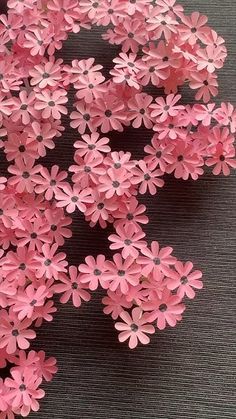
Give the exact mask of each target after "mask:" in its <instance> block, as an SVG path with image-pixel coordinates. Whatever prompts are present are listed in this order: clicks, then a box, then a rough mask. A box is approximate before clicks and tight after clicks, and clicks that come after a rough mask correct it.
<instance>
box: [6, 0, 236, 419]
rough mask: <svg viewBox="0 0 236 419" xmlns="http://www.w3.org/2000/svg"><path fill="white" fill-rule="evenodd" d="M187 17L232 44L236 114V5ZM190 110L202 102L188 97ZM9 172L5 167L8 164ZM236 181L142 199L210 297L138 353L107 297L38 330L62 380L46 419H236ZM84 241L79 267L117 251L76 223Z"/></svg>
mask: <svg viewBox="0 0 236 419" xmlns="http://www.w3.org/2000/svg"><path fill="white" fill-rule="evenodd" d="M182 4H184V5H185V6H186V8H187V10H188V11H189V12H190V11H193V10H199V11H201V12H202V13H205V14H207V15H208V16H209V24H210V25H211V26H213V27H214V28H215V29H216V30H217V31H218V32H219V33H220V34H221V35H222V36H223V37H224V38H225V39H226V41H227V47H228V50H229V56H228V60H227V63H226V65H225V67H224V69H223V70H221V72H220V77H219V78H220V94H219V97H218V99H217V100H218V103H220V101H221V100H225V101H227V100H230V101H232V102H233V103H234V104H236V58H235V57H236V32H235V27H236V4H235V1H234V0H224V1H222V0H208V1H206V0H192V1H189V0H185V1H182ZM115 53H116V49H113V48H112V47H110V46H109V45H108V44H107V43H104V42H103V41H101V40H100V37H99V31H98V30H95V29H94V30H93V31H90V32H82V33H81V34H79V36H76V37H75V36H72V37H70V39H69V40H68V41H67V42H66V44H65V46H64V48H63V51H62V52H60V54H59V55H60V56H63V58H64V59H65V61H66V62H70V61H71V60H72V59H74V58H79V59H81V58H88V57H90V56H95V57H96V59H97V61H98V62H100V63H101V64H103V65H104V66H105V69H106V72H107V71H108V69H109V65H110V64H111V60H112V57H113V56H114V55H115ZM183 95H184V101H185V102H187V101H189V100H191V99H192V98H193V96H192V95H191V92H189V91H186V92H184V93H183ZM77 137H78V136H77V134H76V132H75V131H73V130H72V129H68V131H67V133H66V135H65V136H64V137H63V139H60V140H58V143H57V147H56V149H55V150H54V151H52V152H49V153H48V155H47V157H46V158H45V159H44V161H42V163H43V162H44V164H46V165H48V166H51V165H52V164H53V163H57V164H59V165H60V166H61V167H62V168H67V167H68V166H69V165H70V164H71V163H72V153H73V147H72V145H73V142H74V141H75V139H76V138H77ZM111 137H112V147H113V148H114V149H116V150H119V149H122V148H124V149H126V150H130V151H132V152H133V155H134V156H136V157H139V156H142V154H143V146H144V144H146V143H147V142H149V141H150V137H151V133H150V132H147V131H146V130H133V129H127V130H126V131H125V132H124V133H122V134H112V136H111ZM0 164H3V163H2V161H1V163H0ZM235 186H236V174H233V175H231V177H229V178H223V177H214V176H213V175H210V174H209V175H205V176H204V177H203V178H201V179H200V180H199V181H197V182H194V181H188V182H184V181H177V180H175V179H174V178H173V177H172V176H168V177H166V185H165V187H164V188H163V190H161V192H160V193H159V195H158V196H155V197H152V198H150V197H146V198H145V199H144V198H142V201H143V202H144V201H145V203H146V205H147V207H148V216H149V217H150V224H149V225H148V227H147V228H146V232H147V234H148V239H149V240H150V241H151V240H158V241H160V243H161V244H162V245H171V246H173V247H174V250H175V255H176V256H177V257H178V258H179V259H182V260H191V261H193V263H194V265H195V267H196V268H199V269H201V270H202V271H203V273H204V278H203V279H204V289H203V290H202V291H200V292H199V293H198V296H197V298H196V299H195V300H194V301H193V302H190V304H188V309H187V310H186V312H185V314H184V320H183V322H182V323H180V324H179V325H178V326H177V327H176V328H175V329H170V328H169V329H167V330H165V331H164V332H158V333H156V335H155V336H154V337H153V338H152V341H151V344H150V345H149V346H147V347H139V348H138V349H136V350H134V351H130V350H128V349H127V347H126V345H125V344H122V345H121V344H119V343H118V340H117V333H116V331H115V330H114V328H113V322H112V320H111V319H110V318H108V317H106V316H105V315H103V313H102V305H101V295H100V294H99V293H96V294H94V297H93V299H92V301H91V302H90V303H87V304H83V306H82V308H80V309H79V310H76V309H75V308H73V307H72V305H70V304H67V305H65V306H62V305H60V304H58V313H57V314H56V315H55V320H54V321H53V322H52V323H51V324H46V325H45V326H44V327H43V328H41V329H39V330H38V338H37V341H35V342H34V344H33V348H35V349H44V350H45V351H46V352H47V355H53V356H56V357H57V360H58V366H59V372H58V374H57V375H56V377H55V379H54V381H53V382H52V383H50V384H49V385H47V386H45V389H46V393H47V395H46V398H45V399H44V400H43V401H42V407H41V410H40V412H39V413H38V414H36V415H35V414H34V415H30V416H29V417H30V418H33V417H34V418H37V417H38V419H49V418H50V419H51V418H57V419H78V418H81V419H100V418H105V419H154V418H155V419H182V418H183V419H184V418H186V419H233V418H235V417H236V403H235V374H236V350H235V336H236V332H235V320H234V317H235V272H236V269H235V268H236V257H235V253H236V211H235V207H236V191H235ZM73 230H74V236H73V238H72V239H71V240H69V241H67V243H66V246H65V247H64V249H65V251H66V252H67V254H68V260H69V262H70V263H71V264H79V263H80V262H81V261H82V260H83V258H84V257H85V256H86V255H88V254H93V255H96V254H98V253H105V254H107V255H109V252H108V251H107V248H108V241H107V234H108V232H107V231H101V230H100V229H99V228H95V229H90V228H89V226H88V225H87V224H86V223H85V222H84V221H83V217H82V216H80V215H78V214H76V215H75V217H74V224H73Z"/></svg>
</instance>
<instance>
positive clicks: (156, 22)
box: [147, 8, 178, 41]
mask: <svg viewBox="0 0 236 419" xmlns="http://www.w3.org/2000/svg"><path fill="white" fill-rule="evenodd" d="M177 26H178V22H177V20H175V19H174V17H171V16H170V15H168V14H167V15H162V14H159V13H157V12H156V9H155V8H154V9H153V12H151V13H150V17H149V18H148V20H147V30H148V31H153V33H154V34H155V35H154V36H155V39H158V38H160V37H161V36H162V35H163V36H164V37H165V39H166V40H167V41H169V39H170V38H171V36H172V34H173V33H176V32H177Z"/></svg>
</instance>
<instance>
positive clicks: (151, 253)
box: [137, 241, 176, 281]
mask: <svg viewBox="0 0 236 419" xmlns="http://www.w3.org/2000/svg"><path fill="white" fill-rule="evenodd" d="M172 252H173V249H172V247H169V246H168V247H162V248H160V245H159V243H158V242H157V241H153V242H152V243H151V249H149V248H148V247H146V248H143V249H141V253H142V255H143V256H139V257H138V258H137V263H138V264H140V265H141V268H142V275H144V276H145V277H148V276H149V275H150V274H152V275H153V277H154V279H155V280H157V281H158V280H159V279H160V277H161V275H160V274H163V273H164V274H166V273H167V272H169V270H168V268H170V266H172V265H175V263H176V258H175V257H174V256H172V255H171V253H172Z"/></svg>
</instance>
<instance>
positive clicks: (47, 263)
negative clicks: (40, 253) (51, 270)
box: [44, 259, 52, 266]
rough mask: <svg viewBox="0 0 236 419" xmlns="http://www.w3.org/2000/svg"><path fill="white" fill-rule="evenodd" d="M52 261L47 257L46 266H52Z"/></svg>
mask: <svg viewBox="0 0 236 419" xmlns="http://www.w3.org/2000/svg"><path fill="white" fill-rule="evenodd" d="M51 263H52V261H51V260H50V259H46V260H45V262H44V265H45V266H50V265H51Z"/></svg>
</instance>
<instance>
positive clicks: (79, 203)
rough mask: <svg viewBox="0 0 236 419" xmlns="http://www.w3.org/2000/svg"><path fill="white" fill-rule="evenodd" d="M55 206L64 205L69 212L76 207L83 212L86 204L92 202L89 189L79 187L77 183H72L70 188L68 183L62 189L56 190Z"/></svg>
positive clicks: (60, 206) (61, 206)
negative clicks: (72, 185)
mask: <svg viewBox="0 0 236 419" xmlns="http://www.w3.org/2000/svg"><path fill="white" fill-rule="evenodd" d="M55 197H56V200H57V201H58V202H57V204H56V205H57V207H59V208H63V207H66V211H67V212H68V213H69V214H71V213H72V212H74V211H75V210H76V208H78V210H79V211H81V212H85V211H86V209H87V204H91V203H93V197H92V196H91V189H90V188H85V189H81V187H80V186H79V185H74V187H73V188H72V187H71V186H70V185H69V184H68V185H67V186H65V187H64V188H63V191H62V190H58V191H57V192H56V195H55Z"/></svg>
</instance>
